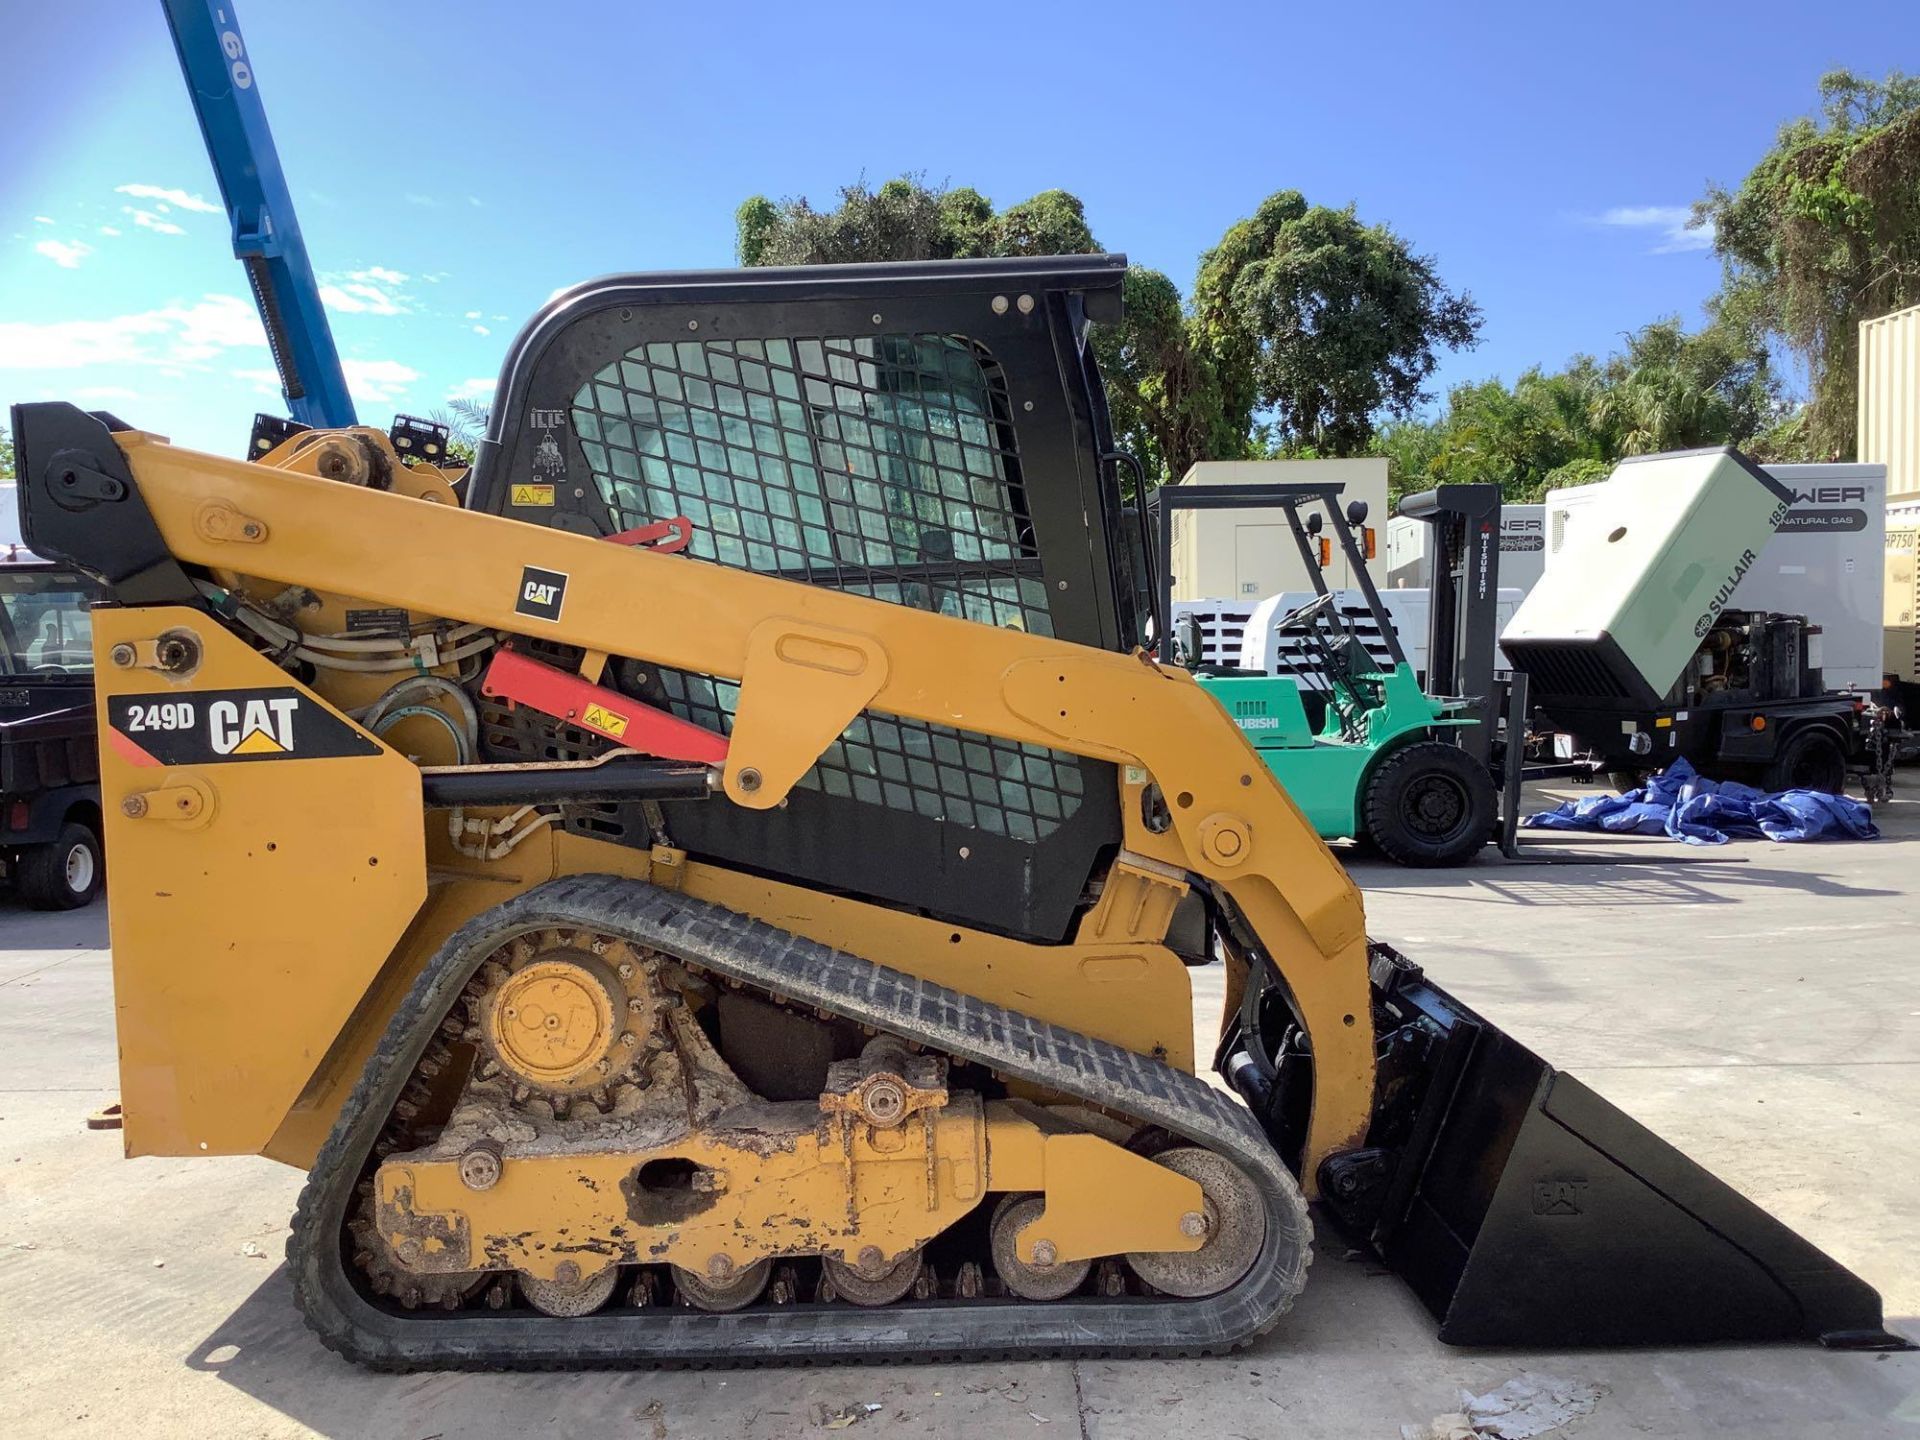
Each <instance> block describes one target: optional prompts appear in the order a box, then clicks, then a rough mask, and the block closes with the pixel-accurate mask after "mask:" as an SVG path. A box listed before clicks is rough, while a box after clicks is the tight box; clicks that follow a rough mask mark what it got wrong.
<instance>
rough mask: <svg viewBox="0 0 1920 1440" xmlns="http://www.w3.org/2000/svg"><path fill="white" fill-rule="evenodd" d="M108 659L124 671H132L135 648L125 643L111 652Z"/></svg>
mask: <svg viewBox="0 0 1920 1440" xmlns="http://www.w3.org/2000/svg"><path fill="white" fill-rule="evenodd" d="M108 658H109V659H111V660H112V661H113V663H114V664H115V665H118V666H119V667H120V668H121V669H122V670H131V669H132V668H133V661H134V654H133V646H131V645H128V644H126V643H124V642H123V643H121V644H119V645H116V646H114V647H113V649H112V650H111V651H110V652H109V654H108Z"/></svg>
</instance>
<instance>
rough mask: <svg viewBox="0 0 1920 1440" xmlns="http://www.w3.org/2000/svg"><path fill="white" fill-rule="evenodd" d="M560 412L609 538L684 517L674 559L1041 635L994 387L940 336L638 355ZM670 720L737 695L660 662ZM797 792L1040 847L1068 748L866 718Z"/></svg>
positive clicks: (1059, 816) (961, 344) (981, 366)
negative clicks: (683, 539) (686, 539)
mask: <svg viewBox="0 0 1920 1440" xmlns="http://www.w3.org/2000/svg"><path fill="white" fill-rule="evenodd" d="M573 422H574V428H575V432H576V434H577V435H578V436H579V439H580V445H581V449H582V451H583V452H584V454H585V456H586V459H587V464H588V466H589V468H590V469H591V470H592V472H593V477H594V482H595V484H596V486H597V488H598V490H599V494H600V498H601V500H602V501H603V502H604V503H605V505H606V506H607V509H608V512H609V514H610V516H611V518H612V520H613V522H614V524H615V526H616V527H617V528H619V529H628V528H631V527H634V526H638V525H643V524H647V523H649V522H651V521H656V520H664V519H668V518H670V517H673V516H676V515H684V516H685V517H686V518H687V519H688V520H690V521H691V522H692V524H693V540H692V544H691V545H690V546H689V548H688V552H687V553H689V554H690V555H693V556H695V557H696V558H699V559H703V560H711V561H716V562H718V563H720V564H722V565H731V566H735V567H739V568H742V569H750V570H755V571H758V572H760V573H762V574H771V575H777V576H780V577H782V578H784V579H790V580H801V581H805V582H807V583H810V584H815V585H830V586H833V587H834V588H836V589H841V590H846V591H848V592H850V593H853V594H858V595H866V596H870V597H872V598H874V599H879V600H886V601H890V602H892V603H894V604H899V605H908V606H911V607H913V608H915V609H919V610H930V611H933V612H935V613H938V614H944V615H954V616H960V617H963V618H965V619H968V620H973V621H977V622H979V623H982V624H988V625H999V626H1007V627H1012V628H1015V629H1022V630H1027V631H1030V632H1032V633H1034V634H1039V635H1049V634H1051V633H1052V620H1051V615H1050V612H1049V609H1048V604H1047V594H1046V587H1045V582H1044V580H1043V577H1042V572H1041V565H1040V559H1039V555H1038V552H1037V549H1036V547H1035V543H1034V538H1033V530H1032V524H1031V522H1030V520H1029V519H1028V516H1027V514H1026V507H1025V504H1024V492H1023V489H1022V486H1021V479H1020V463H1019V455H1018V450H1017V443H1016V440H1015V436H1014V427H1013V424H1012V419H1011V412H1010V407H1009V405H1008V401H1007V394H1006V385H1005V381H1004V379H1003V377H1002V376H1001V374H1000V371H999V367H998V366H997V365H996V364H995V363H994V361H993V359H992V357H991V356H990V355H989V354H988V353H987V351H986V350H985V348H984V347H982V346H980V345H977V344H975V343H973V342H971V341H968V340H966V339H963V338H960V337H957V336H949V335H876V336H865V337H858V338H847V337H820V338H807V339H776V340H718V339H715V340H686V341H680V342H678V343H674V344H669V343H665V342H656V343H653V344H648V345H641V346H636V347H635V348H634V349H632V350H630V351H629V352H628V353H627V354H626V355H625V356H624V357H623V358H622V359H620V360H617V361H615V362H613V363H612V364H609V365H607V366H606V367H604V368H603V369H602V370H600V371H599V372H598V373H597V374H596V375H595V376H594V377H593V379H592V380H590V381H589V382H587V383H586V384H584V385H582V386H581V387H580V390H579V392H578V394H577V395H576V396H575V397H574V404H573ZM659 674H660V680H661V684H662V686H663V687H664V688H665V691H666V696H667V702H668V706H669V708H670V709H671V710H673V712H674V713H675V714H677V715H679V716H680V717H681V718H683V719H686V720H691V721H693V722H694V723H695V724H699V725H705V726H707V727H709V728H711V729H715V730H720V731H722V732H725V731H729V730H731V728H732V723H733V714H734V709H735V706H736V703H737V700H738V696H739V686H738V685H736V684H734V683H732V682H730V681H724V680H716V679H714V678H713V677H711V676H705V675H696V674H688V673H684V672H677V671H665V670H663V671H660V672H659ZM799 783H800V786H801V788H805V789H812V790H819V791H823V792H825V793H826V794H829V795H837V796H842V797H846V798H851V799H854V800H857V801H863V802H865V803H868V804H873V805H885V806H888V807H890V808H892V809H895V810H901V811H908V812H912V813H916V814H919V815H922V816H925V817H927V818H929V819H934V820H947V821H951V822H954V823H958V824H963V825H969V826H976V827H978V828H979V829H981V830H984V831H987V832H988V833H991V834H995V835H1003V836H1006V837H1008V838H1010V839H1014V840H1023V841H1037V840H1039V839H1043V838H1044V837H1045V836H1046V835H1047V834H1048V833H1049V832H1051V831H1052V830H1053V829H1054V828H1055V827H1056V826H1058V825H1059V824H1060V822H1061V821H1063V820H1064V819H1066V818H1067V817H1068V816H1070V815H1071V814H1072V813H1073V812H1074V811H1075V809H1077V808H1078V806H1079V803H1080V798H1081V795H1082V778H1081V774H1080V766H1079V761H1078V760H1077V758H1076V757H1074V756H1072V755H1068V754H1063V753H1061V752H1058V751H1053V750H1048V749H1045V748H1042V747H1039V746H1032V745H1022V744H1018V743H1015V742H1012V741H1007V740H1000V739H995V738H993V737H990V736H986V735H979V734H973V733H970V732H965V731H960V730H954V729H951V728H949V727H947V726H943V725H929V724H926V723H923V722H920V721H914V720H905V719H896V718H892V717H887V716H882V715H875V714H867V715H862V716H860V717H859V718H857V719H856V720H855V721H854V723H853V724H852V725H850V726H849V727H848V728H847V730H846V732H845V733H844V734H843V735H842V736H841V738H840V739H839V740H838V741H837V742H835V744H834V745H833V746H831V747H830V748H829V749H828V751H827V752H826V753H825V754H824V755H822V756H821V758H820V761H819V763H818V764H816V765H815V766H814V768H813V769H812V770H810V771H808V773H807V774H806V775H805V776H804V777H803V778H802V779H801V781H800V782H799Z"/></svg>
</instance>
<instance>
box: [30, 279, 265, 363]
mask: <svg viewBox="0 0 1920 1440" xmlns="http://www.w3.org/2000/svg"><path fill="white" fill-rule="evenodd" d="M266 343H267V337H266V333H265V332H264V331H263V330H262V329H261V328H260V317H259V316H258V315H257V314H255V313H254V309H253V306H252V305H250V304H248V303H247V302H246V301H245V300H242V299H240V297H239V296H237V295H206V296H203V297H202V298H201V299H200V300H198V301H196V302H195V303H194V304H192V305H168V306H164V307H163V308H161V309H158V310H145V311H141V312H140V313H138V314H134V315H117V316H114V317H112V318H111V319H107V320H56V321H52V322H50V323H48V324H44V325H36V324H32V323H30V322H26V321H0V370H79V369H84V368H86V367H87V366H90V365H159V366H162V367H167V368H165V369H163V370H162V373H163V374H165V373H168V370H169V369H171V370H175V371H177V368H178V367H179V366H182V365H190V364H193V363H195V362H197V361H203V360H208V359H211V358H212V357H213V356H215V355H217V354H219V353H220V352H221V351H223V350H236V349H243V348H247V347H252V346H260V347H264V346H265V345H266Z"/></svg>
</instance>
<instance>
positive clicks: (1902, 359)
mask: <svg viewBox="0 0 1920 1440" xmlns="http://www.w3.org/2000/svg"><path fill="white" fill-rule="evenodd" d="M1859 455H1860V460H1861V462H1862V463H1863V464H1877V465H1885V466H1886V467H1887V498H1888V499H1889V500H1890V501H1891V500H1896V499H1898V498H1900V497H1902V496H1914V495H1920V305H1914V306H1910V307H1909V308H1907V309H1905V310H1896V311H1894V312H1893V314H1891V315H1882V316H1881V317H1880V318H1879V319H1877V320H1866V321H1863V322H1861V325H1860V439H1859Z"/></svg>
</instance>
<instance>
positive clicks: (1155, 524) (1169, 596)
mask: <svg viewBox="0 0 1920 1440" xmlns="http://www.w3.org/2000/svg"><path fill="white" fill-rule="evenodd" d="M1345 489H1346V487H1345V486H1344V485H1337V484H1331V483H1315V482H1313V481H1275V482H1273V483H1270V484H1261V485H1164V486H1162V487H1161V488H1160V489H1159V490H1157V491H1155V492H1154V494H1153V497H1152V499H1151V500H1149V501H1148V504H1147V510H1148V516H1149V520H1150V524H1151V528H1152V531H1153V547H1154V549H1153V554H1154V569H1153V573H1154V575H1155V577H1156V582H1157V589H1156V592H1155V599H1156V604H1157V607H1158V608H1157V611H1156V615H1155V632H1154V633H1155V637H1156V640H1157V646H1158V648H1157V651H1156V653H1157V655H1158V657H1159V660H1160V662H1161V663H1162V664H1163V665H1170V664H1172V663H1173V659H1174V653H1173V639H1174V637H1173V626H1172V615H1173V585H1174V575H1173V514H1174V512H1175V511H1176V510H1275V509H1277V510H1282V511H1284V512H1285V513H1286V517H1287V529H1288V531H1289V532H1290V533H1291V534H1292V536H1293V542H1294V544H1295V545H1296V546H1298V547H1299V550H1300V563H1301V565H1302V566H1303V567H1304V568H1305V570H1306V572H1307V579H1308V581H1309V582H1310V583H1311V584H1312V586H1313V592H1314V594H1315V595H1318V596H1321V597H1325V596H1326V595H1327V593H1328V590H1327V582H1326V577H1325V576H1324V575H1322V574H1321V571H1320V557H1319V556H1318V555H1316V554H1315V553H1314V543H1313V542H1314V539H1315V537H1316V536H1317V535H1318V533H1319V529H1320V526H1319V524H1318V523H1316V522H1318V521H1319V520H1320V519H1321V515H1322V513H1323V512H1324V515H1325V519H1326V521H1327V522H1328V523H1330V524H1331V525H1332V527H1333V534H1334V538H1335V539H1336V540H1337V541H1338V542H1339V545H1340V550H1341V553H1342V554H1344V555H1345V556H1346V557H1347V562H1348V566H1349V568H1350V569H1351V570H1352V572H1353V583H1354V585H1355V587H1356V588H1357V589H1358V590H1359V591H1360V595H1361V598H1362V599H1364V600H1365V601H1366V602H1367V613H1368V614H1369V615H1371V616H1372V617H1373V623H1374V625H1375V627H1376V628H1377V629H1378V630H1379V632H1380V638H1381V640H1382V641H1383V642H1384V643H1385V645H1386V647H1387V653H1388V654H1389V655H1390V656H1392V657H1393V663H1394V664H1396V665H1403V664H1405V663H1406V659H1407V656H1406V651H1405V650H1404V649H1402V648H1401V645H1400V636H1399V632H1398V631H1396V630H1395V629H1394V627H1393V617H1392V616H1390V615H1388V614H1387V608H1386V606H1385V605H1384V604H1383V603H1382V602H1381V599H1380V592H1379V590H1378V589H1377V588H1376V587H1375V586H1374V583H1373V575H1372V574H1371V572H1369V571H1368V569H1367V556H1366V551H1365V549H1364V547H1363V546H1362V545H1361V543H1360V541H1359V540H1358V539H1357V538H1356V537H1355V535H1354V533H1353V527H1354V526H1355V525H1361V524H1364V523H1365V521H1366V512H1365V510H1364V508H1362V509H1361V510H1360V512H1359V514H1358V515H1357V516H1356V517H1355V518H1353V519H1352V521H1351V522H1349V519H1348V517H1347V516H1346V515H1345V514H1344V513H1343V512H1342V511H1341V508H1340V496H1341V493H1342V492H1343V491H1344V490H1345ZM1314 505H1318V506H1319V507H1320V509H1319V510H1306V513H1304V514H1303V513H1302V511H1303V509H1305V508H1306V507H1310V506H1314Z"/></svg>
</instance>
